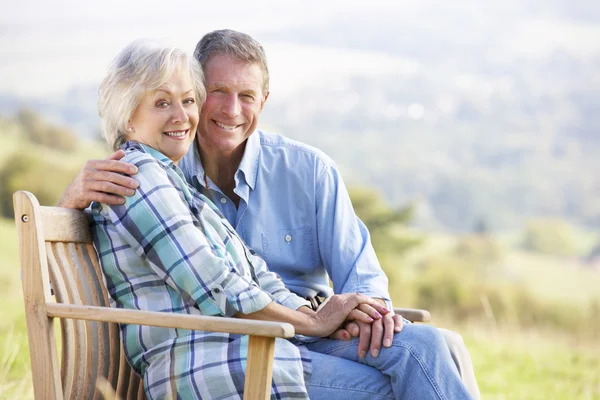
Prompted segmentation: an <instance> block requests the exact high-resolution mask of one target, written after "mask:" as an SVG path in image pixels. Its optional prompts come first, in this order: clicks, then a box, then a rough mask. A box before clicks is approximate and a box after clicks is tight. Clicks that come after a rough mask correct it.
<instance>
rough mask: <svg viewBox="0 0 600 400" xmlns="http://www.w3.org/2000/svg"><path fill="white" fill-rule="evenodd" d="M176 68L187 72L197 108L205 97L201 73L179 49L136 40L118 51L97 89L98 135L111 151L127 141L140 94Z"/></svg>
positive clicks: (155, 85) (150, 41) (162, 83)
mask: <svg viewBox="0 0 600 400" xmlns="http://www.w3.org/2000/svg"><path fill="white" fill-rule="evenodd" d="M180 68H184V70H187V71H189V73H190V76H191V78H192V85H193V89H194V92H195V94H196V103H197V104H198V108H201V107H202V104H203V103H204V100H206V89H205V88H204V74H203V72H202V68H201V67H200V64H198V62H197V61H196V60H195V59H193V58H192V57H190V56H188V55H187V54H186V53H185V52H184V51H183V50H180V49H178V48H177V47H173V46H172V45H169V44H167V43H165V42H162V41H155V40H148V39H140V40H136V41H134V42H132V43H130V44H129V45H127V46H126V47H125V48H124V49H123V50H121V51H120V52H119V54H118V55H117V57H116V58H115V59H114V61H113V63H112V65H111V66H110V68H109V70H108V73H107V75H106V77H105V78H104V80H103V81H102V83H101V84H100V89H99V90H98V114H99V115H100V118H102V126H101V128H102V135H103V136H104V138H105V139H106V141H107V142H108V145H109V146H110V147H111V148H112V149H113V150H117V149H118V148H119V147H120V146H121V145H122V144H123V143H125V142H126V141H127V123H128V122H129V119H130V118H131V115H132V114H133V112H134V111H135V109H136V108H137V106H138V105H139V104H140V102H141V101H142V98H143V97H144V95H145V94H146V93H148V92H151V91H153V90H156V89H158V88H159V87H160V86H162V85H164V84H165V83H166V82H167V81H168V80H169V79H170V78H171V76H172V75H173V73H174V72H176V71H177V70H179V69H180Z"/></svg>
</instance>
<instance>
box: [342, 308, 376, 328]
mask: <svg viewBox="0 0 600 400" xmlns="http://www.w3.org/2000/svg"><path fill="white" fill-rule="evenodd" d="M346 319H347V320H349V321H359V322H363V323H365V324H370V323H372V322H373V321H375V320H374V319H373V318H371V317H370V316H369V315H368V314H366V313H364V312H362V311H361V310H359V309H358V308H355V309H354V310H352V311H350V314H348V318H346Z"/></svg>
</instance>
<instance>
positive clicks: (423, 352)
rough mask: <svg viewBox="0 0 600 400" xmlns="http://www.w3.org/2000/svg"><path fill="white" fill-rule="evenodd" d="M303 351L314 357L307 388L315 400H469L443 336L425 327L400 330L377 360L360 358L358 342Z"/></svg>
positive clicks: (333, 342) (331, 342)
mask: <svg viewBox="0 0 600 400" xmlns="http://www.w3.org/2000/svg"><path fill="white" fill-rule="evenodd" d="M307 347H308V349H309V350H310V351H311V352H312V353H311V356H313V363H312V364H313V374H312V376H311V378H310V380H309V382H308V384H309V395H310V398H311V399H314V400H319V399H326V400H337V399H344V400H349V399H351V400H358V399H362V398H364V399H369V400H375V399H403V400H409V399H418V400H423V399H440V400H442V399H471V398H472V397H471V395H470V394H469V392H468V391H467V389H466V387H465V385H464V384H463V383H462V381H461V378H460V376H459V373H458V370H457V368H456V365H455V364H454V362H453V360H452V357H451V356H450V351H449V350H448V346H447V345H446V342H445V341H444V338H443V336H442V334H441V333H440V332H439V331H438V329H437V328H435V327H432V326H429V325H420V324H406V325H404V328H403V329H402V331H401V332H399V333H396V334H395V335H394V340H393V342H392V346H391V347H389V348H385V347H384V348H382V349H381V352H380V354H379V357H377V358H375V357H372V356H371V355H370V353H368V354H367V356H366V357H365V358H362V359H361V358H359V357H358V350H357V349H358V339H352V340H349V341H340V340H331V339H322V340H319V341H318V342H314V343H310V344H308V346H307ZM326 356H327V357H326ZM332 357H333V358H338V360H334V359H333V358H332Z"/></svg>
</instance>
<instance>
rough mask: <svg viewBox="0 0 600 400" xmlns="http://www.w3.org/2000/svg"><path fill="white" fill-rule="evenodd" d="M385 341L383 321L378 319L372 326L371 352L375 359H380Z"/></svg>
mask: <svg viewBox="0 0 600 400" xmlns="http://www.w3.org/2000/svg"><path fill="white" fill-rule="evenodd" d="M382 339H383V321H382V320H380V319H378V320H377V321H375V322H373V323H372V324H371V346H370V347H369V350H370V352H371V355H372V356H373V357H375V358H377V357H379V351H380V350H381V341H382Z"/></svg>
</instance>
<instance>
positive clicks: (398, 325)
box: [392, 314, 404, 332]
mask: <svg viewBox="0 0 600 400" xmlns="http://www.w3.org/2000/svg"><path fill="white" fill-rule="evenodd" d="M392 318H393V320H394V332H400V331H401V330H402V328H404V318H402V315H400V314H396V315H393V316H392Z"/></svg>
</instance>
